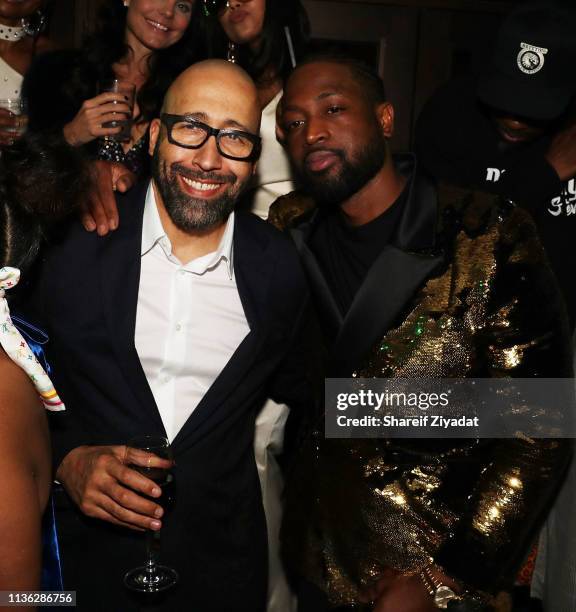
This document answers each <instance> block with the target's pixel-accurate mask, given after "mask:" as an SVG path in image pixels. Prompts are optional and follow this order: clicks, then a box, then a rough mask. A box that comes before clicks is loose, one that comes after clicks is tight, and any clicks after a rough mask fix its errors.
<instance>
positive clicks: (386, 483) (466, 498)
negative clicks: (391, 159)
mask: <svg viewBox="0 0 576 612" xmlns="http://www.w3.org/2000/svg"><path fill="white" fill-rule="evenodd" d="M408 189H409V190H410V192H409V197H408V200H407V203H406V205H405V208H404V210H403V213H402V216H401V219H400V222H399V226H398V228H397V230H396V232H395V235H394V237H393V239H392V241H391V243H390V244H388V245H387V246H386V247H384V249H383V251H382V254H381V255H380V256H379V258H378V259H377V260H376V262H375V263H374V265H373V267H372V268H371V269H370V271H369V273H368V276H367V278H366V280H365V282H364V284H363V285H362V287H361V288H360V290H359V293H358V295H357V297H356V299H355V301H354V302H353V304H352V306H351V308H350V311H349V312H348V314H347V315H346V316H345V317H342V316H341V315H340V313H339V311H338V308H337V307H336V304H335V301H334V298H333V297H332V295H331V293H330V289H329V287H328V285H327V283H326V280H325V279H324V276H323V275H322V271H321V269H320V267H319V265H318V262H317V261H316V259H315V257H314V254H313V253H312V251H311V250H310V249H309V248H308V246H307V237H308V236H309V235H310V232H311V231H313V228H314V224H315V223H318V222H319V213H318V211H313V212H311V211H310V209H311V202H310V200H308V199H305V198H299V197H298V196H292V197H288V198H286V197H285V198H283V199H282V200H281V201H279V202H278V204H277V205H275V206H274V207H273V209H272V211H271V220H272V221H273V222H275V224H276V225H278V226H286V225H287V224H286V220H287V219H288V220H289V222H288V225H293V226H294V227H292V229H291V233H292V235H293V237H294V239H295V241H296V244H297V246H298V248H299V250H300V253H301V256H302V261H303V263H304V267H305V269H306V270H307V273H308V276H309V280H310V282H311V288H312V292H313V294H314V296H315V302H316V306H317V310H318V315H319V319H320V321H321V324H322V327H323V330H324V334H325V336H326V345H327V347H328V351H329V353H330V357H331V360H330V366H329V371H328V374H329V375H332V376H334V375H336V376H351V375H354V376H359V377H366V378H371V377H403V378H410V377H428V378H430V377H447V378H459V377H476V378H482V377H510V378H511V379H512V378H514V377H524V378H525V377H538V376H540V377H550V378H556V377H568V376H571V368H570V365H569V364H570V362H571V359H570V352H569V344H568V333H567V331H566V326H565V312H564V306H563V303H562V302H561V298H560V294H559V291H558V289H557V287H556V283H555V279H554V277H553V275H552V273H551V271H550V269H549V267H548V265H547V262H546V258H545V255H544V253H543V251H542V248H541V246H540V243H539V241H538V238H537V235H536V230H535V226H534V224H533V222H532V220H531V219H530V217H529V216H528V214H527V213H526V212H525V211H524V210H522V209H521V208H519V207H516V206H515V205H514V204H512V203H511V202H509V201H506V200H503V199H500V198H498V197H495V196H492V195H488V194H484V193H479V192H471V191H465V190H462V189H458V188H453V187H449V186H439V187H436V186H435V185H433V184H432V183H431V182H430V181H428V180H427V179H426V178H424V177H421V176H418V175H417V173H416V172H414V173H413V174H412V178H411V179H410V181H409V185H408ZM570 455H571V447H570V444H569V443H568V442H567V441H566V440H562V439H556V440H550V439H501V440H486V439H482V440H454V439H444V440H442V439H440V440H420V441H415V440H400V439H395V440H366V439H364V440H359V439H356V440H337V439H336V440H335V439H325V437H324V429H323V420H322V418H320V419H319V420H318V421H317V422H316V423H315V424H314V425H313V427H312V433H311V435H310V436H308V439H307V441H306V442H305V443H304V444H303V448H302V449H301V451H300V453H299V456H298V458H297V460H296V464H295V466H294V468H293V470H292V473H291V475H290V478H289V482H288V487H287V504H286V510H285V525H284V528H283V534H282V539H283V545H284V551H285V557H286V560H287V562H288V564H289V566H290V567H291V568H292V569H293V570H294V571H295V572H296V573H297V574H300V575H301V576H304V577H305V578H306V579H308V580H309V581H312V582H313V583H315V584H317V585H318V586H319V587H320V588H322V589H323V590H324V591H326V592H327V594H328V595H329V598H330V600H331V602H332V603H333V604H334V605H342V604H349V603H355V602H358V597H359V593H360V591H361V590H362V588H364V587H365V586H367V585H370V584H371V583H373V582H374V581H375V580H376V579H377V578H378V577H379V576H380V575H381V573H382V571H383V570H384V569H385V568H393V569H394V570H397V571H400V572H404V573H412V572H417V571H419V570H420V569H421V568H422V567H423V566H425V565H427V564H429V563H430V562H432V561H433V562H434V563H436V564H438V565H439V566H440V567H442V568H443V570H444V571H445V572H446V573H447V574H448V575H450V576H452V577H454V578H455V579H456V580H459V581H460V582H461V583H462V584H463V585H464V586H466V587H467V588H470V589H474V590H479V591H484V592H496V591H497V590H499V589H500V588H502V587H506V586H509V585H510V584H511V582H512V581H513V578H514V576H515V573H516V572H517V570H518V568H519V566H520V564H521V563H522V560H523V558H524V555H525V554H526V553H527V550H528V548H529V546H530V544H531V543H532V542H533V541H534V539H535V537H536V535H537V532H538V529H539V526H540V525H541V523H542V521H543V519H544V517H545V514H546V512H547V510H548V509H549V507H550V504H551V500H552V499H553V497H554V495H555V492H556V491H557V488H558V486H559V484H560V482H561V480H562V478H563V475H564V473H565V470H566V466H567V463H568V462H569V459H570Z"/></svg>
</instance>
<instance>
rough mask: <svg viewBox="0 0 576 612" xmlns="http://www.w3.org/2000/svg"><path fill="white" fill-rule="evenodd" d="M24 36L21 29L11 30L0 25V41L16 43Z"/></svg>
mask: <svg viewBox="0 0 576 612" xmlns="http://www.w3.org/2000/svg"><path fill="white" fill-rule="evenodd" d="M24 36H26V30H25V29H24V28H23V27H15V28H12V27H10V26H7V25H4V24H2V23H0V40H9V41H11V42H16V41H18V40H21V39H22V38H24Z"/></svg>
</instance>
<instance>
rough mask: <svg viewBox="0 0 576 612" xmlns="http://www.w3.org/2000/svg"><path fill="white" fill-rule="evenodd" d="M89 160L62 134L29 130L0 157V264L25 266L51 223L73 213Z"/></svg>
mask: <svg viewBox="0 0 576 612" xmlns="http://www.w3.org/2000/svg"><path fill="white" fill-rule="evenodd" d="M90 184H91V181H90V177H89V170H88V165H87V161H86V160H85V159H84V157H83V156H82V154H80V153H79V152H78V151H77V150H76V149H73V148H72V147H70V146H69V145H68V144H67V143H65V142H64V141H63V139H62V138H60V137H51V136H50V137H49V136H44V135H43V136H42V137H40V136H38V135H32V134H27V135H26V136H25V137H24V138H22V139H21V140H19V141H17V142H16V143H15V144H13V145H12V146H11V147H7V148H6V149H4V150H3V151H2V156H1V157H0V266H13V267H15V268H20V269H22V268H26V267H28V266H29V265H30V264H31V263H32V262H33V261H34V258H35V257H36V255H37V253H38V250H39V248H40V245H41V242H42V239H43V238H44V237H45V236H46V235H47V231H48V229H49V227H50V226H51V225H52V224H53V223H54V222H58V221H61V220H62V218H63V217H64V216H66V215H67V214H69V213H71V212H73V211H75V210H76V209H77V207H78V205H79V202H80V201H81V200H82V198H83V197H85V196H87V194H88V191H89V187H90Z"/></svg>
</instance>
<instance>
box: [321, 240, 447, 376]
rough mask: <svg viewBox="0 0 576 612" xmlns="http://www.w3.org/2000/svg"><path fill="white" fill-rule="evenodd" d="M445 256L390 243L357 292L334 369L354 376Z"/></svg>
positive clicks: (335, 352) (338, 343) (340, 337)
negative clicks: (363, 360)
mask: <svg viewBox="0 0 576 612" xmlns="http://www.w3.org/2000/svg"><path fill="white" fill-rule="evenodd" d="M442 261H443V258H442V257H441V256H423V255H418V254H415V253H406V252H405V251H402V250H400V249H399V248H397V247H394V246H392V245H388V246H386V247H385V248H384V250H383V251H382V253H381V254H380V256H379V257H378V259H377V260H376V261H375V262H374V265H373V266H372V268H370V272H369V273H368V276H367V277H366V279H365V281H364V283H363V284H362V286H361V287H360V290H359V291H358V293H357V294H356V297H355V298H354V301H353V302H352V305H351V306H350V310H349V311H348V314H347V315H346V318H345V320H344V324H343V325H342V327H341V329H340V333H339V334H338V338H337V339H336V344H335V345H334V350H333V355H334V359H333V360H332V365H331V370H333V372H331V374H332V375H334V376H350V375H351V373H352V371H353V370H354V369H355V368H357V367H358V365H359V363H360V361H361V360H362V359H363V357H364V356H365V355H366V353H367V352H368V351H369V350H370V349H371V348H372V346H373V345H374V343H375V342H376V341H377V340H378V339H379V338H382V336H384V334H385V333H386V332H387V331H388V330H389V329H391V328H392V326H393V325H394V324H395V323H396V322H397V321H398V319H399V317H400V316H401V314H402V311H403V309H404V308H405V306H406V304H407V303H408V302H409V301H410V299H411V298H412V297H413V296H414V294H415V293H416V292H417V291H418V289H419V288H420V287H421V286H422V285H423V284H424V282H425V281H426V279H427V278H429V277H430V275H431V274H432V273H433V272H434V270H435V269H436V268H437V267H438V266H439V264H441V263H442Z"/></svg>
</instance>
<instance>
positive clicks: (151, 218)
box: [140, 181, 234, 280]
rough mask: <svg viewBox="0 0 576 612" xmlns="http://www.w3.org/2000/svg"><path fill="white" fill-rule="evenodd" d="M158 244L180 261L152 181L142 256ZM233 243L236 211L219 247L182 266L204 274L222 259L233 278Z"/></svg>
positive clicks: (143, 234)
mask: <svg viewBox="0 0 576 612" xmlns="http://www.w3.org/2000/svg"><path fill="white" fill-rule="evenodd" d="M157 244H158V245H159V246H160V247H161V249H162V251H163V252H164V254H165V255H166V257H167V258H168V259H169V260H170V261H172V262H175V263H179V262H178V260H177V259H176V258H175V257H174V256H173V255H172V245H171V244H170V239H169V238H168V236H167V235H166V232H165V231H164V227H163V226H162V221H161V220H160V214H159V212H158V207H157V205H156V196H155V194H154V188H153V186H152V181H150V184H149V185H148V190H147V192H146V200H145V202H144V219H143V223H142V245H141V248H140V255H141V257H144V255H146V254H147V253H149V252H150V251H151V250H152V249H153V248H154V247H155V246H156V245H157ZM233 244H234V213H231V214H230V216H229V217H228V220H227V222H226V229H225V230H224V234H223V235H222V238H221V239H220V244H219V245H218V248H217V249H216V250H215V251H213V252H212V253H207V254H206V255H203V256H202V257H198V258H197V259H194V260H192V261H191V262H189V263H187V264H186V265H184V266H182V268H183V269H184V270H186V271H188V272H193V273H195V274H204V273H205V272H207V271H208V270H210V269H212V268H215V267H216V266H217V265H218V264H219V263H220V261H222V260H224V262H225V264H226V270H227V272H228V277H229V278H230V279H231V280H232V278H233V276H234V264H233ZM180 265H181V264H180Z"/></svg>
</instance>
